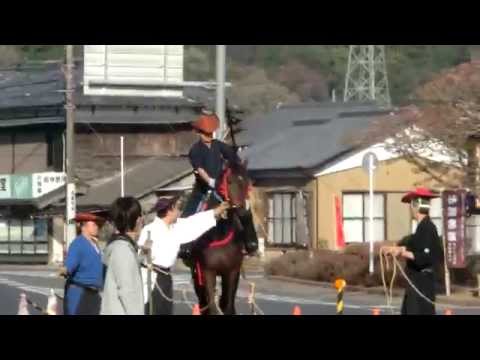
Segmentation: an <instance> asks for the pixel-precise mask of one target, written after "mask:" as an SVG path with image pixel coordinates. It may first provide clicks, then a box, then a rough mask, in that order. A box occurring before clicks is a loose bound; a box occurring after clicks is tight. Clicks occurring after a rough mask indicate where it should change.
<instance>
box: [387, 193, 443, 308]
mask: <svg viewBox="0 0 480 360" xmlns="http://www.w3.org/2000/svg"><path fill="white" fill-rule="evenodd" d="M437 197H438V195H436V194H434V193H433V192H431V191H430V190H428V189H426V188H418V189H416V190H415V191H411V192H409V193H408V194H406V195H405V196H404V197H403V199H402V202H403V203H408V204H410V209H411V213H412V215H413V218H414V219H415V220H417V223H418V226H417V229H416V231H415V233H414V234H413V235H412V236H411V237H408V238H407V240H404V241H402V242H401V243H399V244H398V245H397V246H395V247H389V248H386V250H387V251H386V252H387V253H390V254H391V255H392V256H395V257H401V258H404V259H406V261H407V265H406V274H407V276H408V277H409V278H410V280H411V281H412V283H413V285H414V286H415V287H416V288H417V289H418V291H419V292H420V293H421V294H423V296H425V297H426V298H427V299H429V301H427V300H426V299H425V298H423V297H422V296H421V295H419V294H418V293H417V291H416V290H415V289H414V288H413V287H412V286H411V285H410V284H409V285H408V287H407V289H406V290H405V296H404V299H403V304H402V312H401V313H402V315H435V314H436V312H435V305H434V302H435V269H436V268H437V266H438V265H440V263H441V262H442V259H443V250H442V246H441V240H440V238H439V236H438V232H437V228H436V227H435V224H434V223H433V222H432V220H431V219H430V217H429V213H430V207H431V200H432V199H434V198H437Z"/></svg>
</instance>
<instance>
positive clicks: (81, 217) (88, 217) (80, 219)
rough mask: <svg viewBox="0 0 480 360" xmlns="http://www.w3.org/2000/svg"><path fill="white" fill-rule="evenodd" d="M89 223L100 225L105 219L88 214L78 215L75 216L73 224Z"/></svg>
mask: <svg viewBox="0 0 480 360" xmlns="http://www.w3.org/2000/svg"><path fill="white" fill-rule="evenodd" d="M89 221H93V222H95V223H97V224H99V225H100V224H103V223H104V222H105V219H104V218H102V217H100V216H97V215H94V214H90V213H78V214H77V216H75V222H77V223H83V222H89Z"/></svg>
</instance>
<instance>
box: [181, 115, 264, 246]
mask: <svg viewBox="0 0 480 360" xmlns="http://www.w3.org/2000/svg"><path fill="white" fill-rule="evenodd" d="M219 125H220V121H219V119H218V117H217V116H216V115H215V114H211V115H206V114H204V115H201V116H200V117H199V118H198V119H197V120H196V121H195V122H194V123H193V124H192V126H193V128H194V129H195V131H196V132H197V133H198V135H199V136H200V140H199V141H198V142H197V143H195V144H194V145H193V146H192V148H191V149H190V152H189V158H190V163H191V164H192V167H193V169H194V173H195V177H196V181H195V185H194V188H193V192H192V194H191V196H190V199H189V201H188V202H187V205H186V207H185V210H184V213H183V216H184V217H188V216H191V215H192V214H195V213H197V212H198V211H200V210H201V209H202V207H203V205H204V204H205V203H207V202H208V200H209V198H210V197H211V196H214V197H216V198H219V195H218V193H217V191H216V189H217V187H218V181H219V179H220V176H221V175H222V173H223V170H224V166H225V162H227V166H230V167H232V166H241V161H240V159H239V157H238V155H237V153H236V151H235V150H234V149H233V148H232V147H231V146H230V145H228V144H226V143H224V142H222V141H220V140H216V139H214V138H213V133H214V132H215V131H216V130H217V129H218V128H219ZM218 200H219V201H220V200H222V199H218ZM223 200H224V199H223ZM239 220H240V222H241V225H242V227H243V230H244V232H245V250H246V252H247V253H248V254H249V255H253V254H254V253H255V252H256V251H257V250H258V241H257V236H256V232H255V227H254V225H253V219H252V214H251V212H250V211H245V212H244V213H243V214H242V215H241V216H239ZM187 251H188V250H187Z"/></svg>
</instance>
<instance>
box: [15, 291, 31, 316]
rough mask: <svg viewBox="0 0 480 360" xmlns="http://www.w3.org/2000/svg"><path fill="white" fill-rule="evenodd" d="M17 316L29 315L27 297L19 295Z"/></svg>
mask: <svg viewBox="0 0 480 360" xmlns="http://www.w3.org/2000/svg"><path fill="white" fill-rule="evenodd" d="M17 315H30V313H29V312H28V303H27V295H25V294H20V302H19V303H18V313H17Z"/></svg>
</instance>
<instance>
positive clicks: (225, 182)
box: [191, 165, 256, 315]
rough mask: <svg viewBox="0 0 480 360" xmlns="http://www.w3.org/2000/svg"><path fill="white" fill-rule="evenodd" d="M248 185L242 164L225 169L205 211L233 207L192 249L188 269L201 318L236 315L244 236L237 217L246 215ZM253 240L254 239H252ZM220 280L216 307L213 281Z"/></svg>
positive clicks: (250, 235)
mask: <svg viewBox="0 0 480 360" xmlns="http://www.w3.org/2000/svg"><path fill="white" fill-rule="evenodd" d="M249 187H250V182H249V180H248V178H247V172H246V169H245V168H244V167H243V166H242V165H236V166H233V167H227V168H226V169H225V170H224V172H223V174H222V176H221V181H220V182H219V185H218V186H217V189H216V191H215V192H212V193H211V195H210V198H209V199H208V201H207V205H206V207H205V209H204V210H207V209H209V208H212V207H214V206H216V205H217V204H218V203H219V202H220V201H229V202H230V204H231V206H232V208H231V209H230V210H229V211H228V215H227V216H226V218H225V219H221V220H220V221H218V223H217V226H216V227H215V228H213V229H212V230H210V231H209V232H207V233H206V234H205V235H203V236H202V237H201V238H200V239H199V240H198V241H197V242H196V243H195V245H194V247H193V249H192V260H193V262H192V263H191V268H192V275H193V278H194V287H195V292H196V294H197V297H198V300H199V305H200V309H201V312H202V315H217V314H221V313H223V314H225V315H235V314H236V311H235V298H236V294H237V289H238V283H239V279H240V271H241V267H242V262H243V257H244V244H245V242H246V240H249V239H246V237H252V236H255V235H252V232H248V231H245V229H244V228H243V226H242V223H241V221H240V217H242V216H245V214H246V212H247V208H246V203H247V199H248V192H249ZM252 241H256V239H252ZM217 276H220V277H221V279H222V294H221V296H220V301H219V306H217V304H216V303H215V290H216V279H217Z"/></svg>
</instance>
